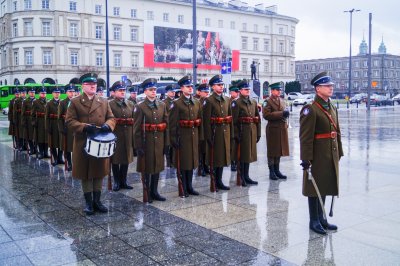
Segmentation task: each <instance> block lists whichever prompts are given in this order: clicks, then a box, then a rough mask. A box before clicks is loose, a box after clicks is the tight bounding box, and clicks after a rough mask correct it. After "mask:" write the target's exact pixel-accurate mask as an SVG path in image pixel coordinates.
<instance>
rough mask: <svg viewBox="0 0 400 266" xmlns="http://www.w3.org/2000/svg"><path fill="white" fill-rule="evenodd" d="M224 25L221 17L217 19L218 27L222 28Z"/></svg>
mask: <svg viewBox="0 0 400 266" xmlns="http://www.w3.org/2000/svg"><path fill="white" fill-rule="evenodd" d="M223 27H224V21H223V20H222V19H219V20H218V28H223Z"/></svg>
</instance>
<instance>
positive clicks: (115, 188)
mask: <svg viewBox="0 0 400 266" xmlns="http://www.w3.org/2000/svg"><path fill="white" fill-rule="evenodd" d="M111 170H112V173H113V176H114V184H113V191H119V190H120V189H121V187H120V179H119V164H112V165H111Z"/></svg>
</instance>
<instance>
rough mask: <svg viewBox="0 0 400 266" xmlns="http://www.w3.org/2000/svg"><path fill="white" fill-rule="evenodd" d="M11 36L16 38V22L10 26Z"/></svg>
mask: <svg viewBox="0 0 400 266" xmlns="http://www.w3.org/2000/svg"><path fill="white" fill-rule="evenodd" d="M12 36H13V37H18V23H17V22H14V23H13V24H12Z"/></svg>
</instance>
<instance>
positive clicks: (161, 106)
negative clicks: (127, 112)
mask: <svg viewBox="0 0 400 266" xmlns="http://www.w3.org/2000/svg"><path fill="white" fill-rule="evenodd" d="M155 105H156V107H151V106H152V104H151V102H150V101H149V99H148V98H146V99H145V100H144V101H142V102H141V103H139V104H138V105H136V106H135V109H134V118H133V119H134V124H133V134H134V136H133V138H134V145H135V149H136V150H140V149H142V150H143V151H144V153H145V155H144V157H143V156H139V154H138V163H137V171H138V172H140V173H145V174H157V173H160V172H161V171H163V170H164V147H165V146H167V145H169V138H168V126H167V128H166V130H165V131H163V132H160V131H144V130H143V124H161V123H168V116H167V110H166V107H165V103H163V102H161V101H159V100H155Z"/></svg>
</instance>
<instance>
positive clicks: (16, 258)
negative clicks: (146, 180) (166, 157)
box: [0, 105, 400, 265]
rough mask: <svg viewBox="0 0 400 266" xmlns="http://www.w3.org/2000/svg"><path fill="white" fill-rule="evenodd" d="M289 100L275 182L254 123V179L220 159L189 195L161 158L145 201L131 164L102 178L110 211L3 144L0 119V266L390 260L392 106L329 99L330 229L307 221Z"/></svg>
mask: <svg viewBox="0 0 400 266" xmlns="http://www.w3.org/2000/svg"><path fill="white" fill-rule="evenodd" d="M300 108H301V107H294V108H293V112H292V113H291V117H290V125H291V127H292V128H291V129H290V131H289V132H290V134H289V138H290V151H291V156H290V157H286V158H282V160H281V170H282V172H283V173H285V174H287V175H288V179H287V180H286V181H269V179H268V167H267V164H266V146H265V131H264V130H263V137H262V139H261V141H260V143H259V144H258V149H259V152H258V162H257V163H254V164H251V166H250V176H251V178H252V179H255V180H257V181H258V182H259V185H258V186H251V187H246V188H242V187H237V186H235V180H236V174H235V173H231V171H230V169H229V168H225V169H224V183H228V182H229V183H230V186H231V190H230V191H227V192H218V193H210V192H209V177H197V176H196V177H195V178H194V187H195V188H196V190H198V191H199V192H200V193H201V195H200V196H198V197H193V196H191V197H189V198H186V199H181V198H179V197H178V191H177V181H176V178H175V173H174V170H173V169H166V170H165V171H164V172H163V175H162V179H161V181H160V185H159V190H160V192H161V194H162V195H164V196H166V197H167V201H166V202H156V203H154V204H151V205H145V204H143V203H142V202H141V200H142V187H141V183H140V180H139V175H138V174H137V173H136V171H135V167H136V165H135V163H133V164H131V165H130V168H129V183H132V184H133V185H134V189H133V190H122V191H120V192H112V193H109V192H107V189H106V187H107V186H106V179H105V180H104V186H103V189H104V191H103V201H104V203H105V204H106V205H107V206H108V207H109V209H110V212H109V213H108V214H96V215H94V216H85V215H84V214H83V212H82V207H83V195H82V190H81V187H80V183H79V181H76V180H73V179H72V177H71V174H70V173H68V172H64V169H63V167H62V166H58V167H52V166H51V165H50V164H49V162H48V161H38V160H36V159H35V158H34V157H29V156H27V155H26V153H20V152H15V151H14V150H13V149H12V142H11V139H10V138H9V136H7V129H6V128H5V127H4V126H5V124H6V123H4V122H2V123H0V165H1V173H0V265H109V264H110V265H111V264H113V265H292V264H295V265H400V204H399V200H400V174H399V171H398V170H397V167H398V165H399V163H400V159H399V157H400V152H399V150H400V142H399V136H400V106H398V105H396V106H394V107H384V108H372V110H371V112H370V113H367V112H366V110H365V108H359V109H356V108H351V109H346V108H340V109H339V116H340V126H341V129H342V134H343V137H342V141H343V148H344V153H345V156H344V157H343V158H342V160H341V162H340V167H341V168H340V197H339V199H337V200H336V201H335V209H334V217H332V218H330V222H332V223H335V224H337V225H338V226H339V230H338V231H337V232H331V233H329V234H328V235H327V236H320V235H317V234H315V233H312V232H310V230H309V229H308V207H307V200H306V198H305V197H303V196H302V195H301V184H302V171H301V168H300V166H299V163H300V160H299V138H298V130H299V125H298V117H299V115H298V113H299V110H300ZM263 123H265V122H263ZM1 126H3V127H1ZM264 126H265V124H264ZM135 161H136V160H135ZM328 202H329V203H330V198H329V199H328ZM327 205H330V204H327Z"/></svg>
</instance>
